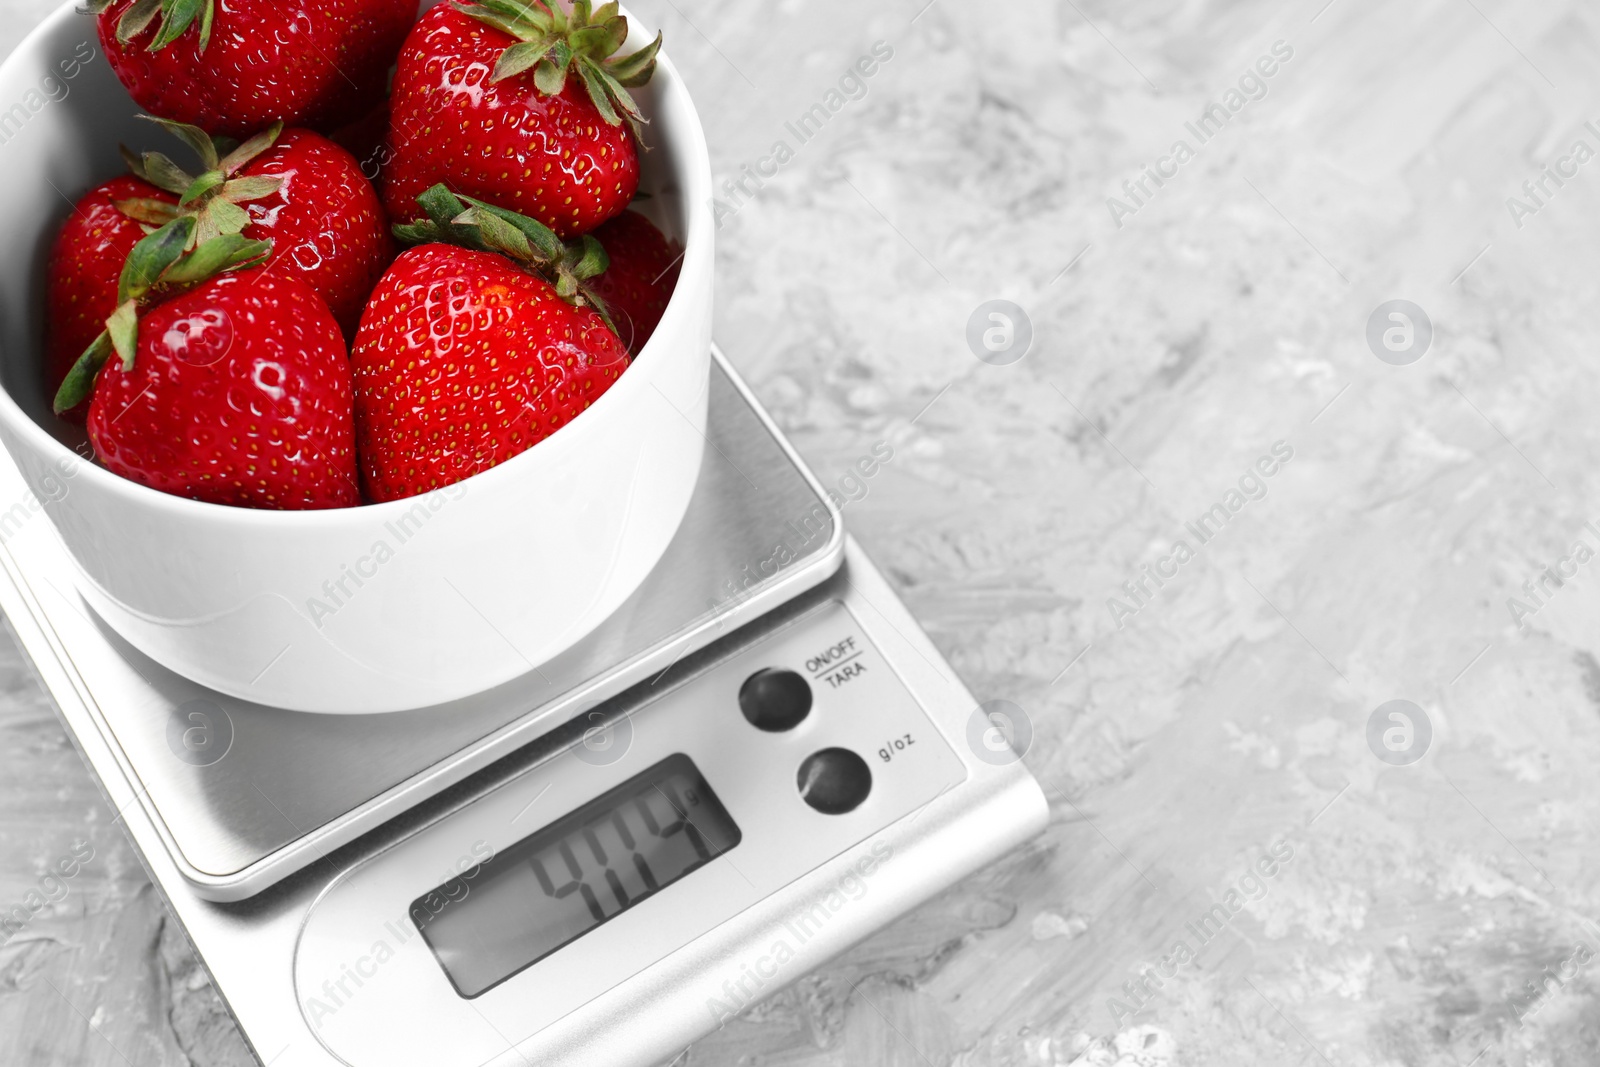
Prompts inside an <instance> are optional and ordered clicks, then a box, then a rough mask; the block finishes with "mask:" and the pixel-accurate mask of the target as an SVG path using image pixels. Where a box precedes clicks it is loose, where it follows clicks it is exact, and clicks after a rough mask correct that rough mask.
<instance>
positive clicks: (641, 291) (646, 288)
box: [589, 211, 683, 356]
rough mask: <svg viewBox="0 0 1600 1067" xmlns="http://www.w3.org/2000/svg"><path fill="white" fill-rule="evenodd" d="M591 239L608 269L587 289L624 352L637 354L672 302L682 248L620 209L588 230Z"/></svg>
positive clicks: (632, 213)
mask: <svg viewBox="0 0 1600 1067" xmlns="http://www.w3.org/2000/svg"><path fill="white" fill-rule="evenodd" d="M594 237H595V240H597V241H599V242H600V244H601V246H602V247H603V248H604V249H605V250H606V258H608V259H609V260H610V261H611V265H610V266H609V267H607V268H606V269H605V273H603V274H600V275H597V276H596V277H595V278H593V279H592V280H591V281H590V282H589V287H590V289H591V290H593V292H594V295H595V296H598V297H599V298H600V300H601V302H602V304H603V305H604V306H605V308H606V310H607V311H608V312H609V313H610V315H611V320H612V322H613V323H615V324H616V327H617V333H618V335H619V336H620V337H621V338H622V339H623V341H624V342H626V343H627V345H628V351H629V352H631V353H633V354H634V355H636V356H637V355H638V354H639V351H640V350H641V349H642V348H644V346H645V342H646V341H648V340H650V335H651V334H653V333H655V331H656V326H657V325H658V324H659V323H660V322H661V316H662V314H663V313H664V312H665V311H666V310H667V302H668V301H669V300H671V299H672V290H673V289H674V288H675V287H676V286H677V284H678V269H679V265H680V264H681V263H682V261H683V249H682V248H681V247H679V245H678V244H677V243H676V242H673V241H668V240H667V238H666V235H664V234H663V233H662V232H661V231H660V230H658V229H656V227H655V224H654V223H652V222H651V221H650V220H649V219H647V218H645V217H644V216H643V215H641V214H639V213H638V212H637V211H624V212H623V213H622V214H620V215H618V216H617V217H616V218H614V219H612V220H611V221H610V222H607V223H606V224H605V225H604V226H601V227H600V228H599V229H598V230H596V231H594Z"/></svg>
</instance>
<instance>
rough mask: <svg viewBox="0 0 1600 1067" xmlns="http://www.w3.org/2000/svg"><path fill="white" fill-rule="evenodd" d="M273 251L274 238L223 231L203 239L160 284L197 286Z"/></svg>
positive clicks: (172, 268) (163, 277)
mask: <svg viewBox="0 0 1600 1067" xmlns="http://www.w3.org/2000/svg"><path fill="white" fill-rule="evenodd" d="M271 254H272V242H271V241H247V240H245V239H244V238H243V237H241V236H240V235H238V234H236V233H229V234H223V235H222V236H221V237H214V238H212V239H211V240H209V241H203V242H201V243H200V244H199V245H197V246H196V247H195V250H194V251H193V252H191V253H190V254H189V255H187V256H184V257H183V258H182V259H180V260H179V261H178V262H177V263H175V264H173V266H172V267H170V268H169V269H168V270H167V272H166V273H165V274H163V275H162V276H161V284H162V285H163V286H169V285H194V284H196V283H198V282H203V281H207V280H208V279H210V278H214V277H216V276H217V275H218V274H221V273H223V272H224V271H228V270H234V269H237V268H239V267H242V266H246V265H249V264H252V263H254V262H255V261H257V260H260V259H265V258H266V257H267V256H269V255H271Z"/></svg>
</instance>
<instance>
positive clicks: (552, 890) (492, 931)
mask: <svg viewBox="0 0 1600 1067" xmlns="http://www.w3.org/2000/svg"><path fill="white" fill-rule="evenodd" d="M739 839H740V833H739V827H738V826H737V825H736V824H735V823H734V821H733V818H732V817H731V816H730V815H729V814H728V812H727V809H726V808H724V807H723V806H722V803H721V802H720V801H718V800H717V796H716V794H715V793H713V792H712V791H711V786H710V785H708V784H707V783H706V780H705V778H704V777H703V776H702V775H701V774H700V772H699V770H698V769H696V767H695V765H694V762H693V761H692V760H690V759H689V757H688V756H685V755H683V754H682V753H679V754H677V755H673V756H668V757H667V758H666V759H664V760H662V761H661V762H660V763H657V764H656V765H655V766H653V767H650V768H649V769H648V770H645V771H643V772H641V773H640V774H637V775H635V776H634V777H632V778H630V779H628V780H627V781H626V782H624V783H622V784H621V785H619V786H617V787H616V788H615V789H612V790H610V791H608V792H606V793H604V794H602V795H601V796H598V797H596V798H595V799H593V800H591V801H590V802H589V803H587V804H585V805H584V806H583V807H581V808H579V809H577V810H576V811H573V812H571V813H570V814H567V815H565V816H562V817H561V818H560V819H558V820H556V821H555V822H553V823H551V824H549V825H548V826H546V827H544V828H543V829H541V830H539V831H537V832H535V833H533V834H531V835H530V836H528V837H525V838H523V839H522V840H521V841H518V842H517V843H516V844H514V845H511V846H510V847H509V848H506V849H503V850H502V851H501V852H500V853H499V854H498V855H496V856H495V857H494V858H493V859H491V860H489V861H488V862H486V863H484V864H482V866H481V867H480V868H479V869H478V870H477V871H476V872H468V873H465V874H463V875H461V876H460V877H457V878H453V879H451V880H450V881H449V882H446V883H445V884H444V885H441V886H439V887H438V888H437V889H435V890H433V891H432V892H430V893H425V894H423V895H422V896H421V897H418V898H417V900H416V901H415V902H414V903H413V904H412V905H411V919H412V922H414V923H415V924H416V926H417V929H418V930H420V931H421V932H422V936H423V939H424V940H425V941H426V942H427V943H428V947H429V948H430V949H432V950H433V954H434V956H435V957H436V958H437V959H438V961H439V965H440V966H441V967H443V968H444V971H445V973H446V974H447V975H448V976H449V978H450V982H451V984H452V985H454V986H455V988H456V992H458V993H460V994H461V995H462V996H463V997H476V996H478V995H480V994H482V993H484V992H487V991H488V990H489V989H491V988H493V987H494V986H496V985H499V984H500V983H501V982H503V981H505V980H506V979H507V978H510V977H511V976H512V975H514V974H516V973H517V972H518V971H521V970H523V969H525V968H527V967H531V966H533V965H534V964H535V963H537V962H539V961H540V960H541V959H543V958H544V957H546V956H548V955H549V954H550V953H552V952H554V951H555V950H556V949H558V948H561V947H562V946H563V945H566V944H569V943H570V942H572V941H574V940H576V939H577V938H580V937H582V936H583V935H584V934H586V933H588V932H589V931H590V930H593V929H594V928H595V927H597V926H599V925H600V924H602V923H604V922H606V921H607V920H608V919H613V918H615V917H616V916H618V915H621V914H622V913H623V912H625V911H627V910H628V909H629V908H631V907H633V906H634V905H635V904H637V903H639V901H641V900H644V899H645V898H647V897H649V896H651V895H652V894H655V893H658V892H660V891H661V890H662V889H665V888H666V887H667V886H669V885H671V884H672V883H673V882H676V881H677V880H678V879H680V878H682V877H684V876H685V875H687V874H688V873H689V872H690V871H693V870H694V869H696V868H697V867H702V866H704V865H705V864H707V863H709V862H711V861H712V860H713V859H715V858H716V857H718V856H720V855H722V854H723V853H724V852H727V851H728V850H729V849H731V848H733V847H734V846H735V845H737V844H738V843H739Z"/></svg>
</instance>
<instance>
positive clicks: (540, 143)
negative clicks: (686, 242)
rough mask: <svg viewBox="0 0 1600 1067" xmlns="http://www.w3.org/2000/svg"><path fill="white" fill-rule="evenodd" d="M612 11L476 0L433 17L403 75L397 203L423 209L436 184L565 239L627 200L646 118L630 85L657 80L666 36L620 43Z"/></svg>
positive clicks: (416, 39) (398, 77) (388, 192)
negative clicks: (625, 50)
mask: <svg viewBox="0 0 1600 1067" xmlns="http://www.w3.org/2000/svg"><path fill="white" fill-rule="evenodd" d="M616 10H617V5H616V4H614V3H608V4H606V5H604V6H603V7H601V8H600V9H599V10H598V11H595V12H594V13H593V15H592V16H591V13H590V5H589V0H577V2H576V3H575V4H574V5H573V10H572V13H571V15H570V16H569V15H567V14H566V13H564V12H563V9H562V7H561V5H560V4H559V3H558V2H557V0H533V2H532V3H524V2H522V0H480V2H479V3H476V4H473V5H471V6H469V7H465V8H459V9H458V7H457V5H455V4H452V3H443V4H440V5H439V6H437V7H435V8H433V9H432V10H431V11H429V12H428V13H427V14H426V15H424V16H423V18H422V20H421V21H420V22H418V23H417V25H416V28H415V29H413V30H412V31H411V36H409V37H408V38H406V43H405V47H404V48H402V49H401V52H400V63H399V67H398V69H397V70H396V73H395V79H394V90H393V97H392V100H391V105H390V106H391V119H390V125H389V155H390V162H389V166H388V167H387V168H386V170H385V172H384V203H385V204H386V205H387V206H388V208H389V214H390V215H391V216H393V217H394V218H396V219H416V218H419V217H420V216H421V215H422V211H421V210H420V209H419V207H418V204H417V197H418V196H419V195H420V194H421V193H422V192H423V191H424V190H426V189H428V188H430V187H431V186H433V185H435V184H439V183H443V184H444V185H447V186H449V187H450V188H451V189H453V190H455V191H456V192H458V193H461V194H463V195H467V196H474V197H478V198H479V199H482V200H486V201H488V202H489V203H491V204H495V205H498V206H500V207H504V208H509V209H511V210H514V211H518V212H521V213H523V214H525V215H530V216H532V217H533V218H536V219H538V220H539V221H540V222H542V223H544V224H545V225H546V226H548V227H550V228H551V229H552V230H554V231H555V232H556V233H557V234H559V235H561V236H563V237H570V236H572V235H574V234H580V233H587V232H588V231H590V230H592V229H594V228H595V227H596V226H598V225H600V224H601V223H602V222H604V221H605V220H606V219H609V218H611V217H612V216H614V215H616V214H618V213H619V212H621V211H622V210H623V209H624V208H626V207H627V206H628V202H629V201H630V200H632V199H633V194H634V192H635V190H637V189H638V187H639V156H638V150H637V148H636V146H635V137H636V136H637V131H638V129H639V124H640V123H642V122H643V121H644V120H643V116H642V115H641V114H640V112H639V109H638V105H636V104H635V103H634V102H633V98H632V97H631V96H629V95H628V91H627V89H626V88H625V86H639V85H643V84H644V83H645V82H647V81H648V80H649V79H650V75H651V74H652V73H654V71H655V55H656V52H657V50H658V49H659V48H660V45H661V38H660V37H659V36H658V37H657V38H656V40H655V42H654V43H652V44H650V45H648V46H646V47H645V48H642V49H640V50H639V51H638V52H635V53H633V54H632V55H630V56H626V57H619V56H616V55H614V54H613V53H615V52H616V50H617V49H618V48H619V47H621V45H622V42H623V39H624V38H625V37H626V36H627V33H628V23H627V20H626V19H625V18H622V17H621V16H619V15H617V13H616ZM530 68H531V69H530ZM491 71H492V72H493V73H491ZM569 74H570V77H569Z"/></svg>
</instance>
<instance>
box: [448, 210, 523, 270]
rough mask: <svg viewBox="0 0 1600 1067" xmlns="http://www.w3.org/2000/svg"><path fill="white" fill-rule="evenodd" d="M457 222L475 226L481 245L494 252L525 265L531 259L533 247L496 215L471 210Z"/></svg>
mask: <svg viewBox="0 0 1600 1067" xmlns="http://www.w3.org/2000/svg"><path fill="white" fill-rule="evenodd" d="M458 221H459V222H461V223H463V224H465V225H468V226H477V227H478V231H479V233H481V234H482V235H483V243H484V244H485V245H487V246H488V247H489V248H490V249H491V250H493V251H495V252H499V253H501V254H502V255H505V256H508V257H510V258H511V259H514V260H516V261H517V262H519V263H525V262H527V261H528V260H530V259H532V258H533V246H532V245H530V244H529V243H528V238H527V237H525V236H524V235H523V233H522V231H521V230H519V229H517V228H516V227H515V226H513V225H511V223H509V222H507V221H506V220H505V219H502V218H500V217H499V216H498V215H495V214H493V213H491V212H488V211H480V210H478V209H477V208H473V209H472V210H470V211H467V212H465V213H463V214H462V216H461V218H460V219H459V220H458Z"/></svg>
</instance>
